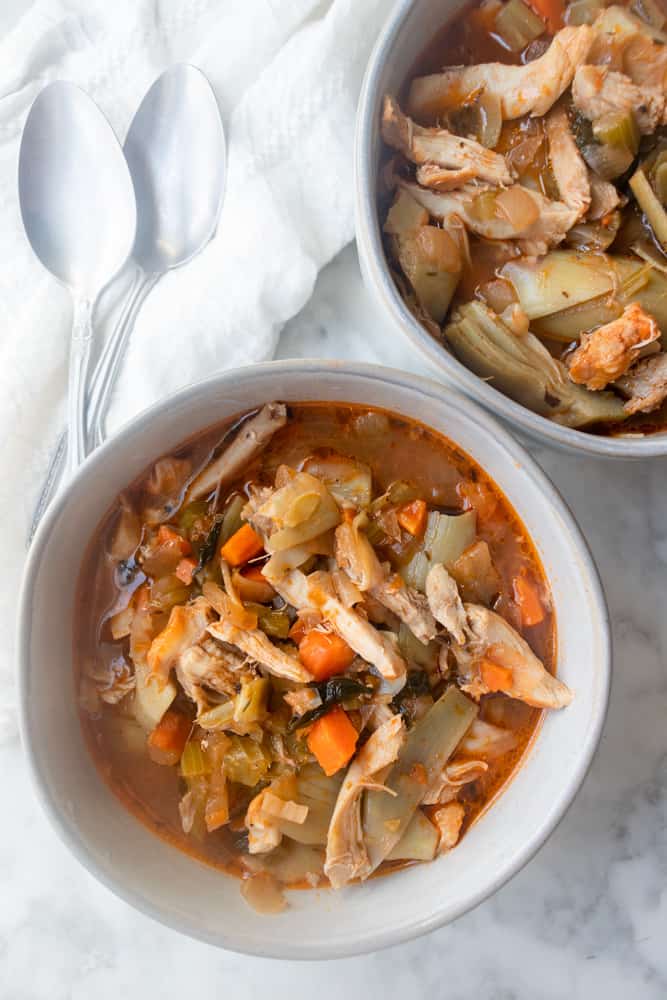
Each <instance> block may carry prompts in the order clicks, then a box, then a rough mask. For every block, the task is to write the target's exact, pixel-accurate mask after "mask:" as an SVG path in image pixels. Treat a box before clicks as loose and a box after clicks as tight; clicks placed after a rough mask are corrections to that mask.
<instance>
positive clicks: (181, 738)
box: [148, 708, 192, 763]
mask: <svg viewBox="0 0 667 1000" xmlns="http://www.w3.org/2000/svg"><path fill="white" fill-rule="evenodd" d="M191 729H192V722H191V720H190V719H189V718H188V716H187V715H185V714H184V713H183V712H179V711H178V710H177V709H175V708H168V709H167V711H166V712H165V713H164V715H163V716H162V718H161V719H160V721H159V722H158V724H157V726H156V727H155V729H154V730H153V732H152V733H151V734H150V736H149V737H148V745H149V746H150V747H153V749H155V750H159V751H160V752H161V753H162V754H168V755H169V757H171V756H173V757H174V758H175V760H174V763H176V762H177V761H179V760H180V759H181V754H182V753H183V748H184V747H185V744H186V743H187V742H188V737H189V735H190V730H191ZM164 762H165V763H170V762H171V761H170V760H165V761H164Z"/></svg>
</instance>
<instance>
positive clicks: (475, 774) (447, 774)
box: [422, 760, 489, 806]
mask: <svg viewBox="0 0 667 1000" xmlns="http://www.w3.org/2000/svg"><path fill="white" fill-rule="evenodd" d="M488 770H489V765H488V764H487V763H486V761H483V760H461V761H451V762H450V763H449V764H446V765H445V767H444V768H443V770H442V771H441V772H440V774H438V775H437V777H436V779H435V780H434V781H433V782H432V783H431V784H430V785H429V788H428V791H427V792H426V795H425V796H424V798H423V799H422V805H425V806H433V805H436V804H438V805H441V806H444V805H445V803H446V802H452V801H453V800H454V799H455V798H456V796H457V795H458V793H459V790H460V789H461V788H463V786H464V785H469V784H470V783H471V782H473V781H477V779H478V778H481V777H482V775H483V774H486V772H487V771H488Z"/></svg>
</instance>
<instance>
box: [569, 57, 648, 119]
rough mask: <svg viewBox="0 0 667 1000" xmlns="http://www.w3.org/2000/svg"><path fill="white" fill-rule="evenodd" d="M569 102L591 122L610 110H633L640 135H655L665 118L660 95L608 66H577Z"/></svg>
mask: <svg viewBox="0 0 667 1000" xmlns="http://www.w3.org/2000/svg"><path fill="white" fill-rule="evenodd" d="M572 100H573V101H574V106H575V108H576V109H577V111H580V112H581V113H582V115H584V116H585V117H586V118H588V119H589V120H590V121H595V119H596V118H601V117H602V115H605V114H607V113H608V112H610V111H634V114H635V118H636V119H637V126H638V128H639V131H640V132H641V133H642V134H643V135H650V134H651V133H652V132H655V130H656V128H657V127H658V125H659V124H660V123H661V121H662V120H663V117H664V115H665V95H664V94H663V93H661V92H660V91H658V90H653V89H652V88H651V87H640V86H638V85H637V84H635V83H633V82H632V80H631V79H630V78H629V77H628V76H626V75H625V74H624V73H617V72H616V71H615V70H612V69H609V67H608V66H580V67H579V69H578V70H577V72H576V74H575V77H574V81H573V83H572Z"/></svg>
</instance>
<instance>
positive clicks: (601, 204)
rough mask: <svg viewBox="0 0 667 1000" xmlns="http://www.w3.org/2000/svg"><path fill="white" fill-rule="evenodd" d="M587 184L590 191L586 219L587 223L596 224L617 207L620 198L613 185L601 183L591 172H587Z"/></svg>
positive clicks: (607, 182) (600, 179)
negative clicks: (589, 202)
mask: <svg viewBox="0 0 667 1000" xmlns="http://www.w3.org/2000/svg"><path fill="white" fill-rule="evenodd" d="M588 183H589V187H590V191H591V204H590V208H589V209H588V215H587V219H588V221H589V222H597V221H598V220H599V219H604V218H605V216H608V215H611V213H612V212H613V211H614V210H615V209H617V208H618V207H619V205H620V204H621V196H620V194H619V193H618V190H617V189H616V185H615V184H611V183H610V182H609V181H603V180H602V178H601V177H598V175H597V174H596V173H594V172H593V171H592V170H589V171H588Z"/></svg>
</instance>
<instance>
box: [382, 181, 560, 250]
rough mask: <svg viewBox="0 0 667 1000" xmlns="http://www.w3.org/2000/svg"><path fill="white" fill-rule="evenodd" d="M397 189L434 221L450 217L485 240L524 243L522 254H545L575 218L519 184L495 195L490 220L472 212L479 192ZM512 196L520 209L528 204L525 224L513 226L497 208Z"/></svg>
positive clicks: (403, 184) (413, 186) (407, 183)
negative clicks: (534, 251) (494, 203)
mask: <svg viewBox="0 0 667 1000" xmlns="http://www.w3.org/2000/svg"><path fill="white" fill-rule="evenodd" d="M401 187H402V188H403V189H404V190H405V191H407V192H408V193H409V194H411V195H412V197H413V198H414V199H415V201H417V202H418V203H419V204H420V205H421V206H422V207H423V208H425V209H426V211H427V212H428V213H429V215H431V216H432V217H433V218H434V219H439V220H441V221H443V222H448V221H449V220H450V219H451V218H452V217H458V218H459V219H461V221H462V222H463V223H464V225H465V226H466V227H467V228H468V229H469V230H470V232H472V233H475V234H476V235H477V236H481V237H483V238H484V239H487V240H510V239H511V240H519V241H522V242H523V241H525V243H527V244H529V246H528V247H526V246H521V249H522V250H523V252H524V253H528V251H529V250H530V249H534V250H536V252H538V253H545V252H546V249H547V248H548V247H550V246H556V245H557V244H558V243H560V242H562V240H563V239H564V238H565V236H566V234H567V232H568V231H569V230H570V229H571V228H572V226H574V225H575V223H576V222H577V218H578V216H577V212H576V211H575V210H574V209H572V208H569V207H568V206H567V205H565V204H564V203H563V202H562V201H551V200H550V199H549V198H546V197H545V196H544V195H543V194H541V193H540V192H539V191H533V190H531V189H530V188H526V187H523V186H522V185H521V184H514V185H513V186H512V187H509V188H506V189H505V191H504V192H502V193H498V195H497V199H498V201H499V206H498V211H497V212H496V213H495V214H494V215H493V216H492V217H490V218H489V217H488V216H487V214H486V213H480V214H478V213H476V212H475V207H474V202H475V199H477V198H478V197H479V196H480V194H483V193H485V192H484V189H483V188H480V187H472V186H471V185H467V186H466V187H463V188H461V189H460V190H458V191H449V192H447V193H441V192H438V191H429V190H427V189H426V188H422V187H420V186H419V185H418V184H413V183H411V182H410V181H401ZM514 192H517V193H518V195H519V196H520V197H521V199H522V202H523V207H524V208H526V207H529V206H530V203H531V202H532V206H533V210H532V211H531V212H530V213H529V214H526V215H525V216H524V218H526V219H527V220H528V221H527V222H525V223H523V224H517V223H516V222H515V221H514V219H513V218H512V216H511V215H510V214H508V213H505V212H503V210H502V205H501V204H500V202H501V201H502V199H504V198H508V197H510V198H512V197H514V196H515V195H514ZM543 248H544V249H543Z"/></svg>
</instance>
